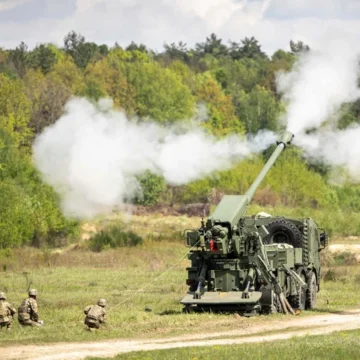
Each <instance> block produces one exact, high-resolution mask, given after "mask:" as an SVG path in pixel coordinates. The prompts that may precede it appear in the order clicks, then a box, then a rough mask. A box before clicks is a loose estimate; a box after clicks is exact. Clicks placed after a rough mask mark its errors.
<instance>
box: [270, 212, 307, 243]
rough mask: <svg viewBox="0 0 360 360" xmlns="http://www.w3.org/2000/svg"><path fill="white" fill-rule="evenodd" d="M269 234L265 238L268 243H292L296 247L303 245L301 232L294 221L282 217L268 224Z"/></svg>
mask: <svg viewBox="0 0 360 360" xmlns="http://www.w3.org/2000/svg"><path fill="white" fill-rule="evenodd" d="M266 228H267V230H268V232H269V235H268V236H267V237H266V239H265V243H266V244H273V243H278V244H284V243H286V244H290V245H292V246H293V247H295V248H300V247H302V236H301V232H300V230H299V229H298V227H297V226H296V225H294V224H293V223H292V222H290V221H288V220H285V219H282V220H276V221H273V222H271V223H270V224H269V225H267V226H266Z"/></svg>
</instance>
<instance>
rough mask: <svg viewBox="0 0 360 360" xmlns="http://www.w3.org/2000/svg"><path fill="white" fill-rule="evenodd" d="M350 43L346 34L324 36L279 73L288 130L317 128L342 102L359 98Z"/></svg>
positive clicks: (354, 54)
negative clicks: (318, 45)
mask: <svg viewBox="0 0 360 360" xmlns="http://www.w3.org/2000/svg"><path fill="white" fill-rule="evenodd" d="M327 36H329V34H328V35H327ZM349 40H350V41H349ZM354 44H356V43H355V42H354V41H352V39H349V37H345V38H343V37H341V38H339V36H338V35H337V36H335V37H333V36H331V39H329V38H325V39H324V40H323V42H322V44H321V47H320V48H315V49H314V50H312V51H311V52H308V53H306V54H303V55H302V56H301V57H300V59H299V61H298V62H297V63H296V64H295V65H294V67H293V70H292V71H291V72H289V73H282V74H279V76H278V78H277V86H278V90H279V91H280V92H282V93H283V98H284V99H285V100H286V101H288V102H289V105H288V109H287V116H286V117H287V123H288V129H289V130H290V131H293V132H294V133H295V134H301V133H304V132H305V131H306V130H309V129H312V128H318V127H320V126H321V125H322V124H323V123H324V122H325V121H326V120H328V119H329V117H330V116H331V115H333V114H334V113H336V112H337V111H338V110H339V109H340V107H341V105H342V104H343V103H345V102H351V101H354V100H356V99H357V98H359V96H360V90H359V88H358V83H357V79H358V74H359V56H358V53H357V51H356V48H357V47H356V46H354Z"/></svg>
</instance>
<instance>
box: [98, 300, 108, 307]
mask: <svg viewBox="0 0 360 360" xmlns="http://www.w3.org/2000/svg"><path fill="white" fill-rule="evenodd" d="M97 304H98V305H99V306H102V307H105V306H106V300H105V299H99V301H98V303H97Z"/></svg>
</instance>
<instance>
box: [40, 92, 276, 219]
mask: <svg viewBox="0 0 360 360" xmlns="http://www.w3.org/2000/svg"><path fill="white" fill-rule="evenodd" d="M110 107H111V102H109V101H108V100H102V101H101V102H100V103H99V104H98V105H97V106H95V105H93V104H91V103H90V102H89V101H87V100H85V99H73V100H71V101H70V102H69V103H68V104H67V105H66V112H65V114H64V115H63V116H62V117H61V118H60V119H59V120H58V121H57V122H56V123H55V124H54V125H53V126H51V127H49V128H47V129H45V131H44V132H43V133H42V134H41V135H40V136H38V138H37V139H36V141H35V143H34V149H33V150H34V162H35V165H36V167H37V168H38V169H39V171H40V172H41V174H42V176H43V179H44V180H45V181H46V182H47V183H48V184H50V185H51V186H53V187H54V188H55V190H56V191H57V192H58V193H59V194H60V195H61V199H62V208H63V212H64V214H65V215H67V216H72V217H77V218H88V217H92V216H95V215H97V214H100V213H104V212H108V211H111V210H112V209H114V208H116V207H121V205H122V204H123V203H124V201H125V200H129V199H132V198H133V197H134V195H135V194H136V193H137V192H138V191H139V183H138V181H137V180H136V176H137V175H140V174H142V173H143V172H144V171H146V170H149V171H151V172H153V173H155V174H159V175H163V176H164V177H165V180H166V181H167V183H169V184H172V185H181V184H185V183H187V182H189V181H192V180H196V179H199V178H201V177H203V176H206V175H208V174H210V173H211V172H213V171H215V170H221V169H227V168H230V167H231V166H232V165H233V163H234V162H235V161H239V160H241V159H242V158H244V157H246V156H248V155H249V154H251V152H253V151H255V150H257V151H259V150H263V149H264V148H266V147H267V146H268V145H269V144H270V143H272V142H273V141H274V135H273V134H271V133H264V136H263V138H262V141H260V140H259V138H258V137H255V138H254V139H253V140H251V141H246V140H244V139H241V138H240V137H237V136H231V137H228V138H225V139H222V140H216V139H215V138H213V137H212V136H210V135H209V134H206V133H205V132H204V131H202V130H200V129H199V128H193V129H190V130H188V131H185V132H184V130H180V129H179V128H176V127H171V128H165V127H160V126H159V125H157V124H155V123H148V122H138V121H129V120H128V119H127V118H126V116H125V114H124V113H122V112H118V111H115V110H111V109H110Z"/></svg>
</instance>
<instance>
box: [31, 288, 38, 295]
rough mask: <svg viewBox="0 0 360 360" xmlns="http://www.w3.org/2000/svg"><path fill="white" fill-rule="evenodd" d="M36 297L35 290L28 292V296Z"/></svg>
mask: <svg viewBox="0 0 360 360" xmlns="http://www.w3.org/2000/svg"><path fill="white" fill-rule="evenodd" d="M36 295H37V290H35V289H30V290H29V296H36Z"/></svg>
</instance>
